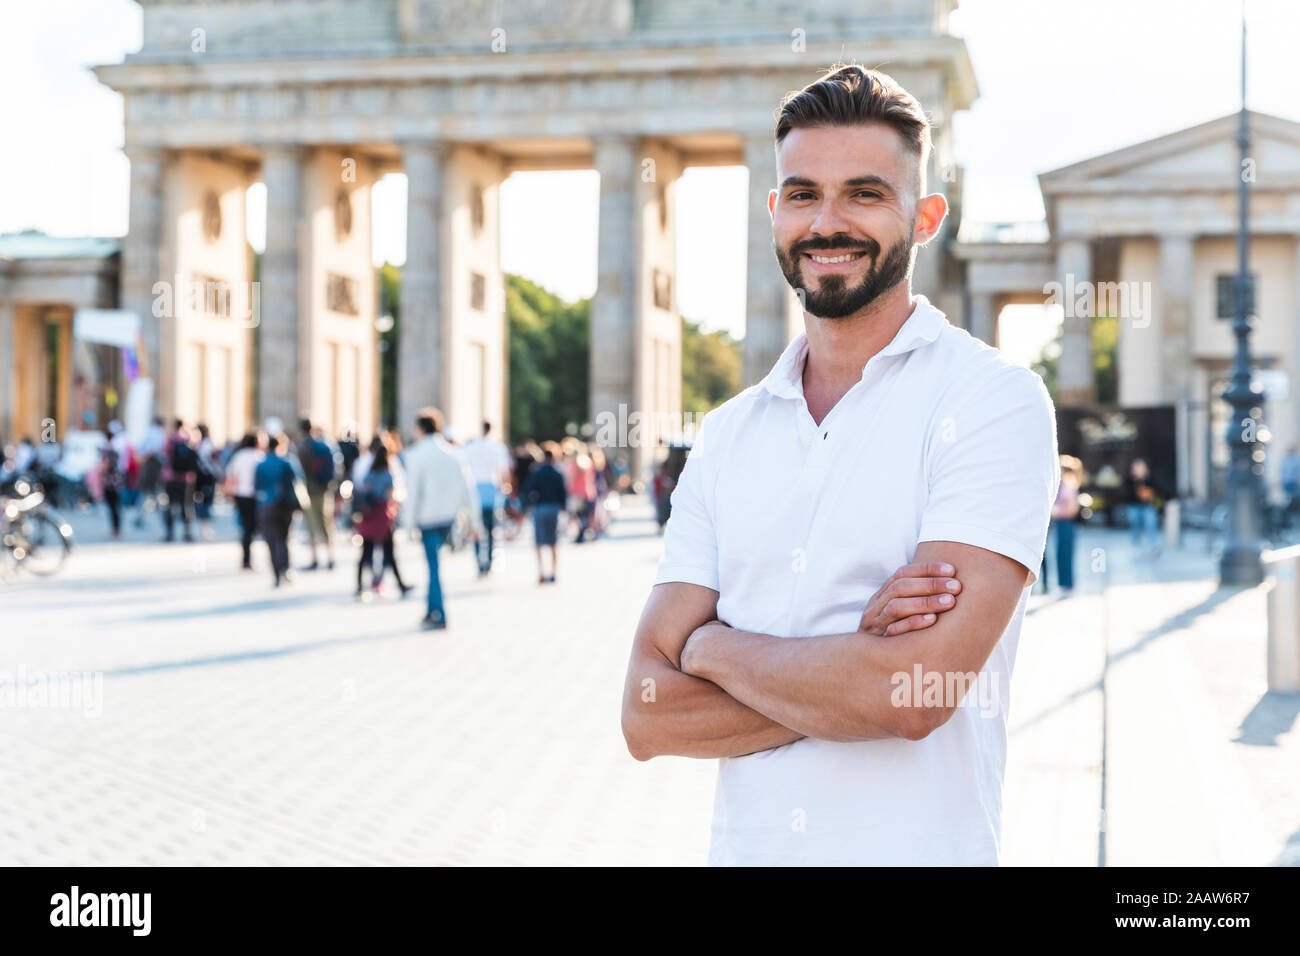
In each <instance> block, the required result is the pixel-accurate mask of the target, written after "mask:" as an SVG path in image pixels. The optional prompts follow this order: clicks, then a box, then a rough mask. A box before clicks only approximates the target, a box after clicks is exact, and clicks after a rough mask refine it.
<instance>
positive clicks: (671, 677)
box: [623, 659, 804, 760]
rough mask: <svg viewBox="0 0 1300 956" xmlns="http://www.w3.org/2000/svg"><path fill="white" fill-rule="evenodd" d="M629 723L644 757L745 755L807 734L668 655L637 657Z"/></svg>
mask: <svg viewBox="0 0 1300 956" xmlns="http://www.w3.org/2000/svg"><path fill="white" fill-rule="evenodd" d="M623 726H624V732H625V734H626V735H627V737H628V745H629V748H630V749H631V750H632V753H633V755H634V756H636V757H637V758H638V759H640V760H646V759H649V758H650V757H659V756H669V755H672V756H679V757H701V758H709V757H739V756H743V755H745V754H751V753H757V752H758V751H761V750H771V749H772V748H774V747H780V746H783V745H785V744H788V743H793V742H794V741H796V740H799V739H800V738H802V737H803V736H804V735H803V734H801V733H798V732H796V731H793V730H791V729H790V728H789V727H786V726H784V725H782V724H780V723H778V722H777V721H774V720H772V719H771V718H769V717H765V716H764V715H763V714H760V713H758V712H757V711H755V710H753V709H752V708H750V707H746V706H745V705H744V704H742V703H741V702H740V701H738V700H736V699H735V698H733V697H732V696H731V695H730V694H728V693H727V692H726V691H725V690H723V689H722V688H721V687H719V686H718V685H716V684H713V683H711V682H709V681H707V680H704V679H701V678H699V677H693V676H691V675H689V674H683V673H682V672H681V671H679V670H677V669H676V668H675V667H673V666H672V665H671V664H669V663H668V662H667V661H664V660H662V659H659V660H653V661H641V662H636V663H634V664H633V667H632V668H631V669H630V670H629V673H628V682H627V691H626V697H625V699H624V702H623Z"/></svg>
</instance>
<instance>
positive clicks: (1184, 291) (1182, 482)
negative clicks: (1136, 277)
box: [1119, 235, 1196, 494]
mask: <svg viewBox="0 0 1300 956" xmlns="http://www.w3.org/2000/svg"><path fill="white" fill-rule="evenodd" d="M1158 276H1159V283H1160V286H1159V288H1158V289H1157V290H1156V295H1157V296H1158V297H1159V306H1158V310H1157V314H1158V316H1159V324H1157V323H1155V322H1152V321H1151V317H1150V316H1146V317H1145V320H1146V321H1147V322H1150V326H1148V327H1146V330H1145V332H1143V331H1142V329H1141V328H1139V327H1138V326H1137V324H1136V323H1137V321H1139V317H1137V316H1136V314H1134V310H1133V309H1132V308H1131V307H1130V308H1129V310H1128V311H1129V313H1130V314H1129V315H1123V316H1120V328H1119V334H1120V336H1121V337H1123V336H1125V335H1131V334H1134V333H1138V334H1147V335H1150V334H1153V333H1154V334H1155V336H1156V346H1157V348H1158V349H1159V356H1160V358H1159V362H1160V365H1159V369H1160V384H1159V400H1160V401H1161V402H1162V403H1172V404H1173V406H1174V419H1175V423H1174V435H1175V448H1176V456H1177V475H1178V492H1179V494H1186V493H1187V492H1188V490H1189V489H1190V487H1191V459H1190V457H1189V456H1190V454H1191V450H1190V449H1189V448H1188V447H1187V442H1186V441H1183V440H1182V439H1183V436H1185V435H1187V434H1189V421H1188V407H1187V405H1188V402H1189V401H1190V400H1191V396H1190V395H1189V394H1188V391H1187V379H1188V370H1189V368H1190V365H1191V361H1192V329H1193V322H1194V319H1193V315H1192V302H1193V297H1194V294H1195V289H1194V283H1195V276H1196V240H1195V238H1194V237H1192V236H1190V235H1164V236H1161V237H1160V264H1159V274H1158ZM1120 400H1121V402H1123V401H1124V398H1123V396H1121V397H1120Z"/></svg>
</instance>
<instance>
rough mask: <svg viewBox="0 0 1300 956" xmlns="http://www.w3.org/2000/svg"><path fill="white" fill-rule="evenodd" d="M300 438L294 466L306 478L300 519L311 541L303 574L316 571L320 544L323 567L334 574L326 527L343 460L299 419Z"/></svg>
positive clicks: (330, 519)
mask: <svg viewBox="0 0 1300 956" xmlns="http://www.w3.org/2000/svg"><path fill="white" fill-rule="evenodd" d="M298 429H299V431H300V432H301V438H299V440H298V462H299V464H300V465H301V466H302V472H303V474H304V475H305V476H306V478H307V510H306V512H304V517H305V518H306V522H307V535H308V537H309V538H310V540H311V564H309V565H307V566H306V567H305V568H303V570H304V571H315V570H316V569H317V568H319V567H320V563H319V561H318V560H317V552H316V547H317V544H318V543H319V542H320V541H324V542H325V555H326V558H327V560H328V562H329V563H328V564H327V567H328V568H329V569H330V570H331V571H333V570H334V539H333V538H332V537H331V535H330V525H331V524H332V523H333V521H334V493H335V490H336V489H337V488H338V480H339V474H340V472H339V467H340V465H341V464H342V461H343V456H342V455H341V454H340V453H339V450H338V449H337V448H335V447H334V446H333V445H331V444H330V443H329V442H327V441H325V440H324V439H323V438H322V437H321V435H320V430H319V429H316V430H313V429H312V426H311V420H310V419H308V418H304V419H302V420H301V421H300V422H299V423H298Z"/></svg>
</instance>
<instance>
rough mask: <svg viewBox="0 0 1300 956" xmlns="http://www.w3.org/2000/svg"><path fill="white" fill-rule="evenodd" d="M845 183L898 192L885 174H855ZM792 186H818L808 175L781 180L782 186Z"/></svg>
mask: <svg viewBox="0 0 1300 956" xmlns="http://www.w3.org/2000/svg"><path fill="white" fill-rule="evenodd" d="M844 185H845V186H847V187H849V188H853V187H855V186H877V187H879V188H881V189H884V190H887V191H888V192H891V193H895V192H897V190H896V189H894V187H893V184H891V183H890V182H889V180H887V179H885V178H884V177H883V176H875V175H867V176H854V177H853V178H852V179H846V180H844ZM790 186H802V187H806V188H812V189H815V188H816V187H817V183H815V182H814V181H813V180H811V179H809V178H807V177H806V176H787V177H786V178H785V179H783V180H782V181H781V188H782V189H787V188H789V187H790Z"/></svg>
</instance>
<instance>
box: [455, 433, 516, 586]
mask: <svg viewBox="0 0 1300 956" xmlns="http://www.w3.org/2000/svg"><path fill="white" fill-rule="evenodd" d="M491 433H492V423H491V422H484V423H483V434H482V435H480V436H479V437H478V438H474V439H471V440H470V441H467V442H466V443H465V444H464V445H463V446H461V447H462V449H463V453H464V456H465V461H466V463H467V464H468V465H469V472H470V477H471V478H473V479H474V487H475V489H476V490H477V491H478V497H479V505H480V514H481V516H482V518H483V537H482V539H481V540H479V541H475V542H474V557H475V558H477V559H478V573H479V577H485V576H486V575H487V574H489V573H490V572H491V571H492V547H493V546H492V533H493V530H494V529H495V528H496V523H497V506H498V504H500V501H501V486H502V485H503V484H505V482H507V481H508V480H509V475H510V465H511V462H510V452H509V451H507V450H506V446H505V445H503V444H501V442H499V441H497V440H496V439H495V438H493V437H492V434H491Z"/></svg>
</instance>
